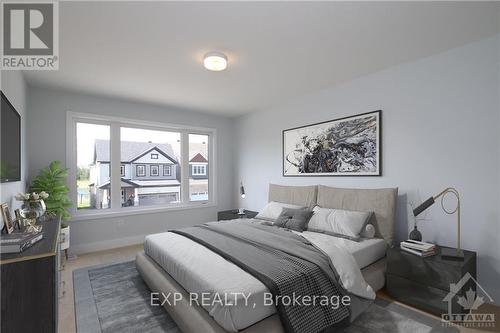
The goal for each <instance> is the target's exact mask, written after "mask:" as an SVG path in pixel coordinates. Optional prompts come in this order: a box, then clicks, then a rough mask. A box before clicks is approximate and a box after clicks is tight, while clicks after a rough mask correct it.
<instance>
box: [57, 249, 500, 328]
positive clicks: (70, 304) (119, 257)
mask: <svg viewBox="0 0 500 333" xmlns="http://www.w3.org/2000/svg"><path fill="white" fill-rule="evenodd" d="M142 249H143V246H142V244H138V245H133V246H127V247H121V248H117V249H113V250H107V251H100V252H93V253H89V254H84V255H81V256H78V257H77V258H76V259H70V260H68V261H66V266H65V269H64V270H63V271H62V272H61V273H62V276H61V277H62V279H63V280H64V281H65V282H66V286H65V295H64V296H63V297H62V298H61V299H60V302H59V333H74V332H76V325H75V306H74V297H73V275H72V274H73V270H75V269H78V268H82V267H89V266H96V265H102V264H108V263H109V264H111V263H117V262H123V261H128V260H133V259H134V258H135V255H136V254H137V253H138V252H140V251H142ZM377 297H379V298H383V299H387V300H390V301H395V300H394V299H392V298H391V297H390V296H389V295H388V294H387V293H386V292H385V290H384V289H382V290H381V291H379V292H377ZM396 303H398V304H401V305H403V306H405V307H408V308H410V309H413V310H415V311H418V312H420V313H422V314H424V315H427V316H430V317H434V318H436V319H438V320H440V318H438V317H435V316H434V315H431V314H429V313H426V312H423V311H421V310H418V309H415V308H413V307H411V306H408V305H405V304H402V303H400V302H396ZM477 312H483V313H495V319H496V325H495V326H496V327H495V328H485V329H483V330H477V329H474V330H473V329H467V328H463V327H460V332H464V333H470V332H500V307H497V306H494V305H491V304H484V305H482V306H481V307H480V308H479V309H478V311H477Z"/></svg>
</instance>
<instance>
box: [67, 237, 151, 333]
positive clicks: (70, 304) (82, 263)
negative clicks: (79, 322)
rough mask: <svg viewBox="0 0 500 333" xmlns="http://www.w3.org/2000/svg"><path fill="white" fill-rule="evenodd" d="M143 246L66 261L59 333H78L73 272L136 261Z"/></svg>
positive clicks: (91, 254)
mask: <svg viewBox="0 0 500 333" xmlns="http://www.w3.org/2000/svg"><path fill="white" fill-rule="evenodd" d="M142 249H143V246H142V244H138V245H133V246H127V247H121V248H117V249H112V250H107V251H100V252H93V253H89V254H83V255H81V256H78V257H77V258H76V259H71V258H70V260H68V261H66V265H65V268H64V270H63V271H62V272H61V278H62V279H63V280H64V281H65V294H64V296H63V297H62V298H61V299H60V300H59V333H74V332H76V324H75V303H74V295H73V270H75V269H78V268H82V267H89V266H96V265H102V264H108V263H109V264H112V263H117V262H122V261H128V260H133V259H135V255H136V254H137V253H138V252H140V251H142Z"/></svg>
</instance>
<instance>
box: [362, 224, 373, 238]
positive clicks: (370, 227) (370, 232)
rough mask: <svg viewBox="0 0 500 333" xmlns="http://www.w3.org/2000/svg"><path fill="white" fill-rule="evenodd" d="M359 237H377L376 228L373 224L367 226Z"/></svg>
mask: <svg viewBox="0 0 500 333" xmlns="http://www.w3.org/2000/svg"><path fill="white" fill-rule="evenodd" d="M359 235H360V236H361V237H364V238H373V237H375V227H374V226H373V224H367V225H366V226H365V227H364V228H363V230H361V233H360V234H359Z"/></svg>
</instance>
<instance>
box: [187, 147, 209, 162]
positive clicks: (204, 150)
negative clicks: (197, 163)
mask: <svg viewBox="0 0 500 333" xmlns="http://www.w3.org/2000/svg"><path fill="white" fill-rule="evenodd" d="M198 154H201V156H208V145H207V144H206V143H198V142H190V143H189V161H191V160H192V159H193V158H194V157H195V156H196V155H198ZM205 162H206V161H205Z"/></svg>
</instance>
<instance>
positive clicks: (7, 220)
mask: <svg viewBox="0 0 500 333" xmlns="http://www.w3.org/2000/svg"><path fill="white" fill-rule="evenodd" d="M0 213H1V215H2V222H3V229H2V231H3V230H5V233H7V234H10V233H12V232H13V231H14V223H13V222H12V215H10V210H9V205H7V203H5V202H4V203H3V204H1V205H0Z"/></svg>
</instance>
